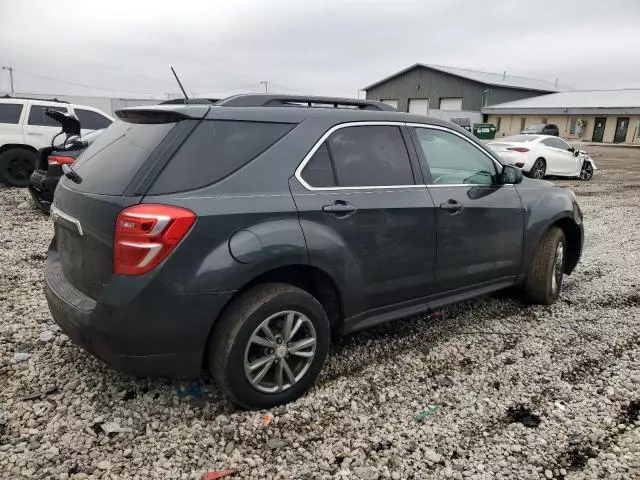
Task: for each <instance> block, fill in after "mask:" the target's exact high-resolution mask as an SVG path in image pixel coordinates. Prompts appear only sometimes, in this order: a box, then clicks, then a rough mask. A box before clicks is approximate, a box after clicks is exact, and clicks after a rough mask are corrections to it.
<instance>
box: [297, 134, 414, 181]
mask: <svg viewBox="0 0 640 480" xmlns="http://www.w3.org/2000/svg"><path fill="white" fill-rule="evenodd" d="M406 125H407V123H406V122H389V121H387V122H384V121H380V122H375V121H364V122H347V123H340V124H338V125H334V126H333V127H331V128H330V129H329V130H327V131H326V132H325V134H324V135H322V137H320V140H318V141H317V142H316V143H315V144H314V145H313V147H312V148H311V150H309V153H307V154H306V155H305V157H304V158H303V159H302V162H300V165H298V168H296V171H295V173H294V175H295V177H296V179H297V180H298V181H299V182H300V183H301V184H302V186H303V187H304V188H306V189H307V190H309V191H312V192H317V191H320V192H322V191H324V192H327V191H340V190H380V189H385V188H386V189H390V188H391V189H398V188H424V187H426V185H424V184H422V185H416V184H411V185H374V186H362V187H312V186H311V185H309V184H308V183H307V182H306V181H305V180H304V179H303V178H302V170H304V167H306V166H307V163H309V161H310V160H311V158H312V157H313V155H315V153H316V151H317V150H318V149H319V148H320V147H321V146H322V144H323V143H324V142H325V140H326V139H327V138H329V136H330V135H331V134H332V133H333V132H335V131H338V130H341V129H343V128H348V127H378V126H388V127H404V126H406ZM407 155H408V152H407Z"/></svg>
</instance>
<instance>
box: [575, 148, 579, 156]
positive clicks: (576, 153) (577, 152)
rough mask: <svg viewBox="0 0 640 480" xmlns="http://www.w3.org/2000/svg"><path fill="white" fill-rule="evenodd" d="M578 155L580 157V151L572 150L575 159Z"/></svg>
mask: <svg viewBox="0 0 640 480" xmlns="http://www.w3.org/2000/svg"><path fill="white" fill-rule="evenodd" d="M578 155H580V151H578V150H576V149H575V148H574V149H573V156H574V157H577V156H578Z"/></svg>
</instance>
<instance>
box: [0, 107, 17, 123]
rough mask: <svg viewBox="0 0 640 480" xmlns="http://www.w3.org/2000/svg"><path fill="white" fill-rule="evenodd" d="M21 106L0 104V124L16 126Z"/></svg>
mask: <svg viewBox="0 0 640 480" xmlns="http://www.w3.org/2000/svg"><path fill="white" fill-rule="evenodd" d="M21 113H22V105H21V104H19V103H0V123H11V124H13V125H16V124H17V123H18V122H19V121H20V114H21Z"/></svg>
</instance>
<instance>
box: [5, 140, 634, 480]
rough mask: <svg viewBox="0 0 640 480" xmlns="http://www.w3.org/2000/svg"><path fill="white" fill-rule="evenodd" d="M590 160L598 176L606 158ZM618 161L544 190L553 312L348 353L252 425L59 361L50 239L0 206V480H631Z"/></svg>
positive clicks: (626, 211)
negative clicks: (575, 241)
mask: <svg viewBox="0 0 640 480" xmlns="http://www.w3.org/2000/svg"><path fill="white" fill-rule="evenodd" d="M596 151H597V152H599V153H598V154H596V155H595V158H596V160H597V161H598V162H600V166H601V168H602V167H605V168H607V156H615V155H619V154H620V152H621V151H622V150H621V149H612V148H609V149H606V148H600V149H596ZM627 156H628V158H627ZM623 157H624V158H622V159H621V160H620V161H616V162H612V163H611V164H610V167H611V168H610V169H606V170H604V171H603V170H601V171H599V172H597V173H596V177H595V178H594V180H593V181H592V182H590V183H588V184H583V183H580V182H577V181H561V182H558V183H561V184H564V185H567V186H570V187H571V188H573V189H574V191H576V194H577V195H578V200H579V202H580V205H581V207H582V209H583V211H584V213H585V229H586V249H585V252H584V255H583V259H582V262H581V264H580V265H579V267H578V269H577V271H576V272H575V273H574V274H573V275H572V276H570V277H566V278H565V284H564V288H563V291H562V295H561V299H560V301H559V302H558V303H557V304H556V305H554V306H552V307H540V306H526V305H523V304H521V303H519V302H518V301H517V300H514V299H511V298H510V297H509V296H508V295H500V296H495V297H489V298H484V299H480V300H477V301H473V302H467V303H465V304H462V305H458V306H455V307H452V308H448V309H447V310H446V312H445V315H444V317H433V316H432V317H430V318H414V319H409V320H406V321H401V322H395V323H392V324H389V325H385V326H382V327H379V328H377V329H374V330H371V331H365V332H361V333H358V334H355V335H352V336H350V337H348V338H345V339H343V340H341V341H340V342H339V343H338V344H337V345H335V346H334V347H333V348H332V352H331V354H330V358H329V360H328V363H327V365H326V366H325V369H324V372H323V374H322V375H321V377H320V379H319V381H318V382H317V384H316V386H315V387H314V388H313V389H312V390H311V392H310V393H308V394H307V395H306V396H304V397H303V398H301V399H300V400H298V401H296V402H295V403H292V404H290V405H286V406H283V407H278V408H274V409H272V410H270V411H261V412H255V411H251V412H249V411H238V410H236V409H235V408H234V407H233V406H232V405H231V404H229V403H228V402H227V401H225V400H224V399H222V398H221V397H220V395H219V393H218V392H217V390H216V387H215V385H213V384H211V382H210V381H208V380H205V381H202V382H200V383H198V384H196V385H193V384H192V383H190V382H178V381H173V380H163V379H160V380H151V379H136V378H132V377H128V376H125V375H122V374H120V373H118V372H116V371H114V370H112V369H110V368H109V367H107V366H105V365H104V364H102V363H101V362H100V361H98V360H96V359H94V358H93V357H91V356H90V355H88V354H86V353H85V352H84V351H82V350H80V348H78V347H76V346H75V345H73V344H72V343H71V342H70V341H69V340H68V339H67V337H66V336H65V335H64V334H62V333H60V332H59V331H58V329H57V328H56V326H55V324H54V322H53V320H52V319H51V316H50V314H49V311H48V308H47V305H46V301H45V299H44V296H43V293H42V270H43V265H44V259H45V252H46V249H47V246H48V243H49V241H50V239H51V236H52V227H51V224H50V221H49V219H48V218H47V217H45V216H44V215H42V214H40V213H39V212H38V211H36V210H34V209H32V208H31V207H30V205H29V203H28V202H26V200H27V198H28V196H27V192H26V191H25V190H17V189H10V188H2V187H0V478H2V479H4V478H7V479H9V478H10V479H19V478H37V479H42V478H52V479H69V478H72V479H82V478H102V479H107V478H134V479H147V478H158V479H173V478H184V479H190V478H198V479H199V478H200V477H201V476H202V474H203V472H205V471H208V470H215V469H223V468H233V469H235V470H236V473H235V474H234V476H233V477H231V478H255V479H265V478H294V479H316V478H320V479H325V478H326V479H334V478H335V479H365V480H366V479H370V480H373V479H383V478H393V479H410V478H414V479H428V478H438V479H439V478H454V479H463V478H464V479H467V478H468V479H493V478H496V479H499V478H503V479H539V478H567V479H572V480H577V479H586V478H609V479H638V478H640V421H639V420H640V419H639V418H638V415H639V413H640V342H639V340H640V290H639V287H640V249H639V243H640V215H639V214H640V150H636V151H633V152H632V153H630V152H627V151H626V149H625V152H624V155H623ZM430 406H431V407H437V409H435V412H433V413H431V414H430V415H428V416H426V417H425V418H424V419H423V420H422V421H421V422H418V421H416V420H415V417H416V415H418V414H419V413H420V412H423V411H424V410H426V409H427V408H428V407H430ZM510 408H511V411H512V412H514V411H515V412H516V413H517V411H518V408H520V412H521V413H523V414H524V416H525V417H526V418H525V419H524V423H528V422H527V420H528V421H532V422H533V423H537V422H536V420H539V424H538V425H537V426H533V425H530V426H526V425H524V424H523V423H521V422H518V421H512V420H513V417H512V416H510V414H509V413H508V412H509V409H510ZM432 410H433V409H432ZM265 414H268V415H271V417H272V420H271V421H270V423H268V424H266V425H265V422H264V421H263V416H264V415H265ZM114 424H115V425H116V426H119V427H120V430H121V431H118V432H112V433H110V434H107V433H105V429H107V430H108V429H109V427H113V426H114Z"/></svg>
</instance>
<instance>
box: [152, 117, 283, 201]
mask: <svg viewBox="0 0 640 480" xmlns="http://www.w3.org/2000/svg"><path fill="white" fill-rule="evenodd" d="M294 126H295V125H292V124H290V123H267V122H232V121H218V120H216V121H205V122H202V123H200V125H198V127H196V129H195V130H194V131H193V133H192V134H191V135H190V136H189V138H188V139H187V141H186V142H185V143H184V144H183V145H182V146H181V147H180V149H179V150H178V151H177V152H176V154H175V155H174V157H173V158H172V159H171V161H170V162H169V164H168V165H167V166H166V167H165V168H164V170H163V171H162V173H160V175H159V177H158V178H157V179H156V181H155V183H154V184H153V186H152V187H151V190H150V191H149V193H150V194H163V193H171V192H180V191H184V190H194V189H196V188H201V187H204V186H206V185H210V184H212V183H215V182H217V181H219V180H221V179H223V178H224V177H226V176H228V175H231V174H232V173H233V172H235V171H236V170H238V169H240V168H242V167H243V166H244V165H246V164H247V163H249V162H250V161H251V160H253V159H254V158H256V157H257V156H258V155H260V154H261V153H262V152H264V151H265V150H266V149H267V148H269V147H270V146H271V145H273V144H274V143H276V142H277V141H278V140H280V138H282V137H283V136H284V135H285V134H286V133H287V132H289V131H290V130H291V129H292V128H293V127H294Z"/></svg>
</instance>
